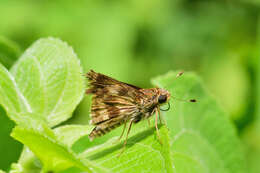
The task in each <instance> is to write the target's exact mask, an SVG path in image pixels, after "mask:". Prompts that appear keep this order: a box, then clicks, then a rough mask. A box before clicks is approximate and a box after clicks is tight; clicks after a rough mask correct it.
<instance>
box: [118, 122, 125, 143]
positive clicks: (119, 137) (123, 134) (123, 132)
mask: <svg viewBox="0 0 260 173" xmlns="http://www.w3.org/2000/svg"><path fill="white" fill-rule="evenodd" d="M126 124H127V121H125V123H124V128H123V131H122V133H121V135H120V137H119V138H118V139H117V140H116V142H119V141H120V140H121V138H122V137H123V135H124V133H125V128H126Z"/></svg>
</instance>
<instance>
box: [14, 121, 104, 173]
mask: <svg viewBox="0 0 260 173" xmlns="http://www.w3.org/2000/svg"><path fill="white" fill-rule="evenodd" d="M11 136H12V137H14V138H15V139H17V140H18V141H20V142H22V143H23V144H25V145H26V146H28V147H29V148H30V150H31V151H33V153H34V154H35V155H36V156H37V157H38V158H39V159H40V161H41V162H42V164H43V172H48V171H53V172H59V171H63V170H66V169H68V168H71V167H77V168H80V169H81V170H83V171H86V172H100V171H102V172H105V170H104V169H102V167H100V166H98V167H97V166H95V165H93V163H91V162H90V161H88V160H86V159H80V158H78V157H77V156H75V154H73V152H71V151H70V149H69V148H68V147H66V146H64V145H62V144H60V143H59V142H58V140H57V139H56V137H55V134H54V133H53V132H52V131H51V130H50V129H49V128H48V127H47V126H45V125H39V126H38V128H37V129H34V128H27V127H22V126H16V127H15V128H14V129H13V132H12V134H11Z"/></svg>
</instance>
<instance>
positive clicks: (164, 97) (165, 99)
mask: <svg viewBox="0 0 260 173" xmlns="http://www.w3.org/2000/svg"><path fill="white" fill-rule="evenodd" d="M166 101H167V96H166V95H160V96H159V98H158V102H159V103H160V104H161V103H165V102H166Z"/></svg>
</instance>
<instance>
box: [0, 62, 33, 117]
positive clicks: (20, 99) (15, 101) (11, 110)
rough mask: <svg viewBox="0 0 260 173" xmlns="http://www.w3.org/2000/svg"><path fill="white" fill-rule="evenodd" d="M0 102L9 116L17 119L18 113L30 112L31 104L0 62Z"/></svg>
mask: <svg viewBox="0 0 260 173" xmlns="http://www.w3.org/2000/svg"><path fill="white" fill-rule="evenodd" d="M0 79H1V80H0V104H1V105H2V106H3V107H4V108H5V110H6V112H7V114H8V115H9V117H10V118H11V119H13V120H17V119H19V117H18V114H21V113H23V112H31V111H32V109H31V106H30V105H29V104H28V102H27V100H26V98H25V97H24V96H23V94H22V93H21V91H20V89H19V88H18V86H17V84H16V83H15V80H14V78H13V76H12V75H11V74H10V73H9V72H8V70H7V69H6V68H5V67H4V66H3V65H2V64H0Z"/></svg>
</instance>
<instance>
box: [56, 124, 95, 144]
mask: <svg viewBox="0 0 260 173" xmlns="http://www.w3.org/2000/svg"><path fill="white" fill-rule="evenodd" d="M92 129H93V127H92V126H89V125H64V126H61V127H58V128H55V129H54V133H55V135H56V137H57V139H58V141H60V142H62V143H63V144H64V145H66V146H68V147H72V145H73V144H74V143H75V142H76V141H77V140H79V139H80V138H81V137H83V136H86V135H87V134H89V133H90V132H91V130H92Z"/></svg>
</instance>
